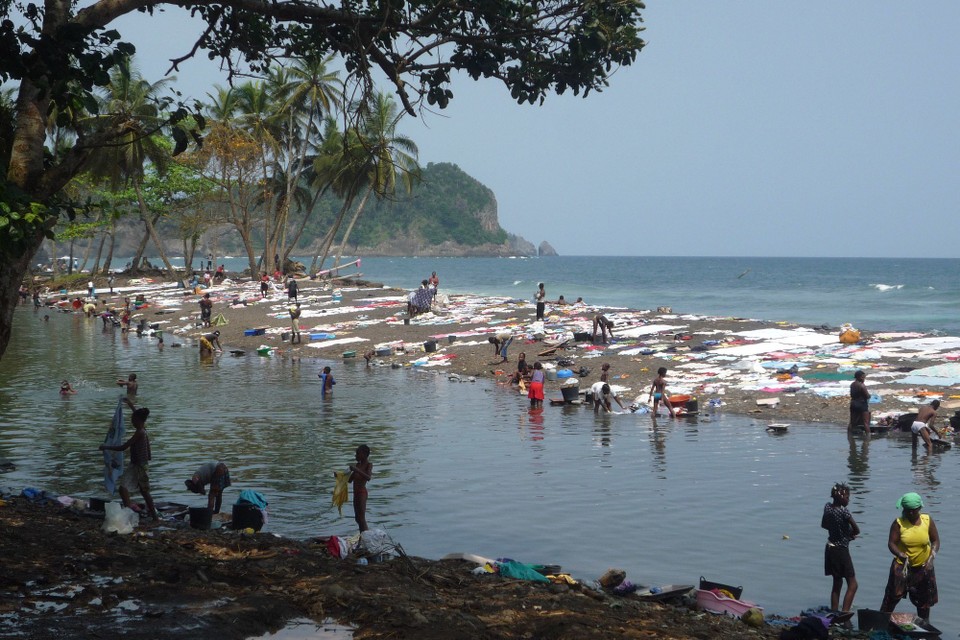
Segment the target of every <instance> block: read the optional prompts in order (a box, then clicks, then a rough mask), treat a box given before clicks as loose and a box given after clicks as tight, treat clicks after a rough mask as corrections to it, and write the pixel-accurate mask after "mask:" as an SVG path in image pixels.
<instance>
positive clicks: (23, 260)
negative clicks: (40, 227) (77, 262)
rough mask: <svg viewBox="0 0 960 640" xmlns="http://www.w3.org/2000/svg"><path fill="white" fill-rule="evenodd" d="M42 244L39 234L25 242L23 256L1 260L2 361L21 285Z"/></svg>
mask: <svg viewBox="0 0 960 640" xmlns="http://www.w3.org/2000/svg"><path fill="white" fill-rule="evenodd" d="M42 242H43V235H42V234H38V235H37V236H36V237H35V238H31V239H30V240H27V241H26V242H24V246H25V250H24V251H23V252H22V253H21V254H19V255H16V256H15V255H9V256H8V259H6V260H0V359H2V358H3V354H4V352H6V350H7V344H9V342H10V335H11V333H12V331H13V312H14V309H16V308H17V300H18V298H19V296H20V293H19V290H20V284H21V283H22V282H23V278H24V276H26V274H27V271H28V268H29V266H30V261H31V260H32V259H33V256H34V255H35V254H36V253H37V249H39V248H40V245H41V243H42ZM54 262H56V259H54Z"/></svg>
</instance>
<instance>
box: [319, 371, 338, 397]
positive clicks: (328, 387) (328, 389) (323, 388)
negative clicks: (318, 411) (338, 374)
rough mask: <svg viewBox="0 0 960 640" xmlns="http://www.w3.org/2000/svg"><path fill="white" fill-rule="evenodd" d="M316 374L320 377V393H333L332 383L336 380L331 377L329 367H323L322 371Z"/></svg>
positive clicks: (335, 382)
mask: <svg viewBox="0 0 960 640" xmlns="http://www.w3.org/2000/svg"><path fill="white" fill-rule="evenodd" d="M317 376H318V377H319V378H320V394H321V395H324V396H325V395H327V394H328V393H333V385H335V384H337V381H336V380H334V379H333V374H332V373H330V367H324V368H323V371H321V372H320V373H318V374H317Z"/></svg>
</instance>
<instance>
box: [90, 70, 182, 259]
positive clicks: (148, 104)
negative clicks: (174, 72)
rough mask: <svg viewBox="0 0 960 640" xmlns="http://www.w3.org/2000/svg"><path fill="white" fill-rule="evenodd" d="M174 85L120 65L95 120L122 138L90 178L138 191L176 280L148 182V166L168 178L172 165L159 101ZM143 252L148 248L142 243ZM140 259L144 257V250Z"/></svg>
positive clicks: (98, 160)
mask: <svg viewBox="0 0 960 640" xmlns="http://www.w3.org/2000/svg"><path fill="white" fill-rule="evenodd" d="M173 80H175V78H173V77H168V78H164V79H163V80H160V81H158V82H155V83H150V82H148V81H147V80H145V79H144V78H143V76H141V75H140V73H139V71H137V70H136V69H135V68H134V67H133V66H132V64H131V61H130V59H129V58H125V59H124V61H123V62H122V63H121V64H119V65H117V66H116V67H115V68H114V69H113V71H112V72H111V75H110V85H109V86H108V87H107V88H106V91H105V93H104V94H103V95H102V96H101V105H100V114H99V115H97V116H93V117H92V118H91V119H92V120H96V121H97V124H98V125H100V126H102V125H103V124H104V123H107V124H108V125H109V126H110V127H112V128H113V129H114V130H115V131H116V132H117V133H116V136H115V138H114V140H113V142H112V144H109V145H106V146H104V147H103V148H102V149H100V150H99V151H98V152H97V153H96V154H95V155H93V156H92V157H91V159H90V163H89V165H88V172H89V173H90V174H91V175H92V176H93V177H94V178H96V179H99V180H103V181H107V182H108V183H109V184H110V186H111V187H112V188H119V187H120V186H122V185H130V186H132V187H133V190H134V193H135V194H136V197H137V204H138V206H139V211H140V219H141V220H142V221H143V224H144V227H145V228H146V236H148V237H149V238H150V239H151V240H152V241H153V244H154V246H155V247H156V249H157V252H158V253H159V255H160V259H161V260H162V261H163V264H164V266H165V267H166V269H167V273H169V274H171V275H174V274H175V273H176V272H175V271H174V269H173V266H172V265H171V264H170V261H169V260H168V259H167V255H166V252H165V251H164V249H163V242H162V241H161V240H160V237H159V236H158V235H157V230H156V228H155V227H154V224H155V223H156V222H157V221H158V220H159V219H160V216H161V215H162V213H152V212H150V211H149V208H148V206H147V203H146V199H145V197H144V192H143V181H144V172H145V170H146V167H147V165H148V164H150V165H152V167H153V168H154V170H155V171H157V173H159V174H161V175H162V174H163V173H164V171H165V170H166V167H167V164H168V162H169V160H170V152H169V150H168V148H167V147H166V146H165V145H164V142H163V140H162V138H161V137H160V136H159V135H158V134H157V132H158V131H159V129H160V126H161V125H162V124H163V122H164V116H163V114H162V112H161V110H160V108H159V106H158V99H159V96H160V91H161V90H162V89H163V88H164V87H165V86H166V85H167V84H169V83H170V82H172V81H173ZM142 246H145V243H141V247H142ZM139 253H141V254H142V249H141V251H140V252H139ZM138 261H139V259H138V260H136V261H135V262H134V263H133V265H132V268H133V269H134V270H136V269H137V268H138V267H139V264H138Z"/></svg>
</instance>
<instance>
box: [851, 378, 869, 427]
mask: <svg viewBox="0 0 960 640" xmlns="http://www.w3.org/2000/svg"><path fill="white" fill-rule="evenodd" d="M866 378H867V374H865V373H864V372H863V370H862V369H858V370H857V372H856V373H854V374H853V382H851V383H850V424H849V425H848V426H847V431H853V430H854V429H855V428H856V427H858V426H860V422H861V421H862V422H863V432H864V433H866V434H867V435H870V405H869V404H868V403H869V402H870V392H869V391H868V390H867V385H866V384H865V383H864V380H865V379H866Z"/></svg>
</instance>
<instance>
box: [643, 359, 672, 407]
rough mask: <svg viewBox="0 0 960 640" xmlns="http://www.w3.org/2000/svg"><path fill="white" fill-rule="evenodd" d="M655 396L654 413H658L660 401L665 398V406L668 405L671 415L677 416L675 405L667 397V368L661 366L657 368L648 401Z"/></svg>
mask: <svg viewBox="0 0 960 640" xmlns="http://www.w3.org/2000/svg"><path fill="white" fill-rule="evenodd" d="M651 398H653V415H654V416H656V415H657V409H658V408H659V406H660V401H661V400H663V404H664V406H666V407H667V410H668V411H669V412H670V417H671V418H675V417H676V414H675V413H674V412H673V405H671V404H670V399H669V398H667V368H666V367H660V368H659V369H657V377H656V378H654V380H653V384H651V385H650V393H649V394H648V395H647V402H649V401H650V399H651Z"/></svg>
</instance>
